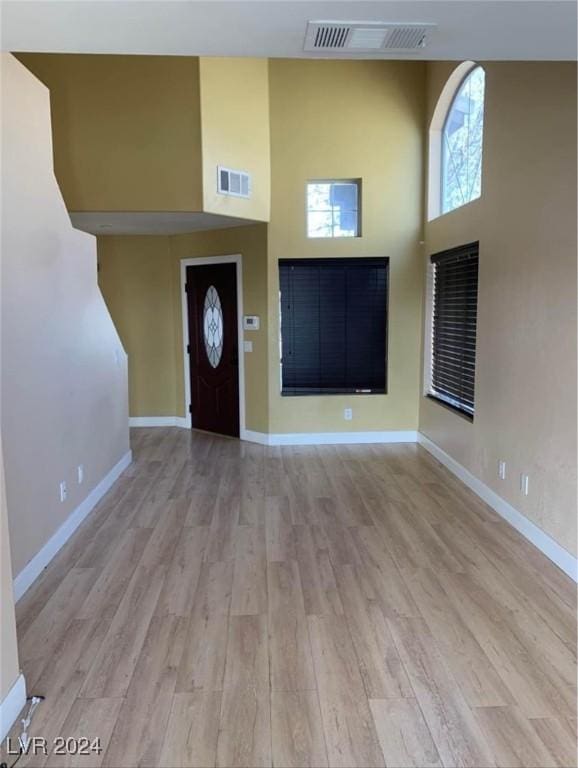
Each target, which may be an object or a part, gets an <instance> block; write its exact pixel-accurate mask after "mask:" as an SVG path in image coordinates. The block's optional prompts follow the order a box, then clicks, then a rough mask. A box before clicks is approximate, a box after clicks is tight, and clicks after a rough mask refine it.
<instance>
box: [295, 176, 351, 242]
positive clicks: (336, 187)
mask: <svg viewBox="0 0 578 768" xmlns="http://www.w3.org/2000/svg"><path fill="white" fill-rule="evenodd" d="M359 187H360V182H359V181H310V182H308V183H307V237H359V229H360V227H359Z"/></svg>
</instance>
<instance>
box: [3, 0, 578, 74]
mask: <svg viewBox="0 0 578 768" xmlns="http://www.w3.org/2000/svg"><path fill="white" fill-rule="evenodd" d="M576 10H577V9H576V2H575V0H440V1H438V0H396V2H383V1H382V0H369V1H368V0H321V1H319V0H318V1H317V2H309V0H281V1H280V0H257V1H252V2H247V1H246V0H232V1H227V2H225V1H223V0H209V1H202V0H164V1H161V0H116V1H114V2H111V1H110V0H2V2H1V14H2V25H1V32H0V41H1V47H2V50H8V51H43V52H54V53H130V54H137V53H140V54H170V55H202V56H263V57H303V56H308V57H312V54H311V53H307V54H305V52H304V51H303V41H304V37H305V29H306V24H307V21H308V20H331V21H339V20H341V21H382V22H433V23H436V24H437V25H438V28H437V31H435V32H434V33H432V35H431V38H430V41H429V43H428V45H427V47H426V48H425V49H424V50H421V51H414V52H412V53H411V54H408V55H406V56H404V57H403V58H414V59H455V60H463V59H476V60H490V59H494V60H506V59H518V60H532V59H535V60H550V59H551V60H564V59H570V60H575V59H576V49H577V42H576V25H577V21H576V15H577V14H576ZM333 55H334V57H335V54H333ZM345 55H346V56H347V57H348V58H367V55H365V54H357V55H356V54H355V53H353V54H352V53H351V52H348V53H347V54H345ZM393 56H395V57H396V58H400V56H399V54H393ZM370 57H371V58H392V54H389V55H388V54H381V55H379V54H371V56H370Z"/></svg>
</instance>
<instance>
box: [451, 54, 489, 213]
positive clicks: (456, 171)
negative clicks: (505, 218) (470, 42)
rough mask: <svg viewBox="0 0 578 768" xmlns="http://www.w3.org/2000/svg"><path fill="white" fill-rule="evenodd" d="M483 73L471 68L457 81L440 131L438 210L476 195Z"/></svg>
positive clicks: (478, 189)
mask: <svg viewBox="0 0 578 768" xmlns="http://www.w3.org/2000/svg"><path fill="white" fill-rule="evenodd" d="M484 88H485V73H484V70H483V69H482V67H475V69H473V70H472V71H471V72H470V73H469V74H468V76H467V77H466V78H465V80H464V81H463V83H462V84H461V86H460V88H459V90H458V92H457V93H456V95H455V97H454V100H453V101H452V104H451V107H450V109H449V111H448V114H447V117H446V120H445V123H444V127H443V132H442V188H441V197H442V205H441V208H442V213H447V212H448V211H453V210H454V208H459V207H460V206H461V205H465V204H466V203H469V202H471V201H472V200H475V199H476V198H478V197H480V195H481V192H482V143H483V133H484Z"/></svg>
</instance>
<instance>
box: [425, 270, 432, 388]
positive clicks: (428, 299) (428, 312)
mask: <svg viewBox="0 0 578 768" xmlns="http://www.w3.org/2000/svg"><path fill="white" fill-rule="evenodd" d="M426 259H427V262H426V290H425V328H424V345H423V351H424V361H423V394H424V396H427V395H430V394H431V391H432V369H433V302H434V265H433V264H432V262H431V259H430V257H429V256H426Z"/></svg>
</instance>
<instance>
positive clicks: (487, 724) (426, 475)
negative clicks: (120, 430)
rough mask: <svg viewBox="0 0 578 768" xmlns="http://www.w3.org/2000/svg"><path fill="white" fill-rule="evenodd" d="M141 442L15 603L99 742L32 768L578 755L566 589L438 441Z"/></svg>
mask: <svg viewBox="0 0 578 768" xmlns="http://www.w3.org/2000/svg"><path fill="white" fill-rule="evenodd" d="M132 443H133V452H134V463H133V464H132V465H131V466H130V467H129V469H127V471H126V472H125V473H124V474H123V476H122V477H121V478H120V479H119V481H118V482H117V483H116V484H115V486H114V487H113V488H112V489H111V491H110V492H109V493H108V495H107V496H106V497H105V498H104V499H103V500H102V501H101V502H100V504H99V505H98V508H97V509H96V510H95V511H94V512H93V513H92V514H91V515H90V516H89V518H88V519H87V520H86V521H85V523H84V524H83V525H82V526H81V528H80V529H79V530H78V531H77V533H76V534H75V536H74V537H73V538H72V539H71V540H70V541H69V542H68V543H67V544H66V546H65V547H64V548H63V550H62V551H61V552H60V553H59V554H58V556H57V557H56V559H55V560H54V561H53V562H52V563H51V564H50V566H49V567H48V568H47V569H46V571H45V572H44V573H43V574H42V576H41V577H40V579H39V580H38V581H37V582H36V584H35V585H34V586H33V588H32V589H31V590H30V591H29V592H28V593H27V594H26V595H25V597H24V598H23V599H22V601H21V602H20V603H19V604H18V606H17V619H18V635H19V644H20V657H21V664H22V667H23V671H24V674H25V676H26V681H27V685H28V691H29V693H30V694H42V695H44V696H45V697H46V700H45V701H44V702H43V703H42V704H41V705H40V707H39V708H38V709H37V711H36V714H35V716H34V720H33V724H32V728H31V735H33V736H44V737H46V738H47V739H48V740H49V741H51V740H52V739H53V738H54V737H56V736H64V737H79V736H85V737H88V738H89V739H94V738H97V737H98V738H100V742H101V746H102V752H101V753H100V754H94V753H93V754H91V755H89V756H76V757H74V756H69V757H66V758H63V757H59V756H58V755H55V754H50V750H49V754H48V755H37V756H35V757H33V756H31V755H28V756H24V757H22V759H21V760H20V763H19V766H20V767H21V768H24V766H51V767H53V768H55V767H56V768H58V766H78V767H79V768H83V767H84V766H86V767H87V768H88V767H89V766H90V767H91V768H92V767H93V766H94V767H95V768H99V766H109V767H110V768H115V767H120V766H124V767H126V768H129V767H131V766H167V767H174V768H178V767H180V766H203V767H204V768H207V767H208V766H223V767H224V766H251V767H252V768H257V767H258V766H271V765H274V766H282V767H283V768H289V767H290V766H296V767H298V768H301V767H304V766H318V767H321V766H343V767H344V768H354V766H363V768H368V767H369V766H384V765H387V766H394V767H395V768H404V767H405V766H423V767H424V768H425V767H426V766H428V767H429V766H431V767H434V766H435V767H436V768H437V767H439V766H445V768H454V767H456V768H457V766H468V767H469V768H484V767H485V766H498V767H500V768H501V767H503V768H506V767H507V768H510V767H512V768H514V767H516V766H520V768H522V767H524V768H526V767H530V766H536V768H546V766H574V767H576V765H577V760H576V590H575V586H574V585H573V584H572V582H571V581H570V580H569V579H567V578H566V577H565V576H564V575H563V574H561V572H560V571H558V570H557V569H556V568H555V566H553V565H552V564H551V563H550V562H549V561H547V560H546V559H545V558H544V557H543V556H542V555H541V554H540V553H539V552H537V551H536V550H535V549H534V548H533V547H532V546H531V545H530V544H528V543H527V542H526V541H525V540H524V539H522V538H521V537H520V536H519V535H518V534H517V533H516V532H515V531H514V530H513V529H511V528H510V527H509V526H508V525H507V524H506V523H505V522H503V521H502V520H501V519H500V518H498V517H497V516H496V515H495V514H494V513H493V512H492V511H491V510H490V509H489V508H488V507H486V506H485V505H484V504H483V503H482V502H481V501H480V500H479V499H478V498H477V497H475V496H474V495H473V494H471V493H470V492H469V491H468V490H467V489H466V488H465V487H464V486H463V485H462V484H461V483H460V482H459V481H458V480H456V479H455V478H454V477H453V476H452V475H450V474H449V473H448V472H447V471H446V470H445V469H444V468H443V467H442V466H441V465H439V464H438V463H437V462H436V461H435V460H434V459H433V458H432V457H431V456H430V455H429V454H428V453H426V452H425V451H424V450H423V449H421V448H420V447H418V446H416V445H403V444H400V445H365V446H323V447H299V448H297V447H282V448H267V447H263V446H258V445H252V444H249V443H241V442H238V441H235V440H228V439H225V438H219V437H212V436H210V435H206V434H197V433H190V432H187V431H185V430H179V429H138V430H133V431H132ZM8 762H9V764H10V763H11V759H9V760H8Z"/></svg>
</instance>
